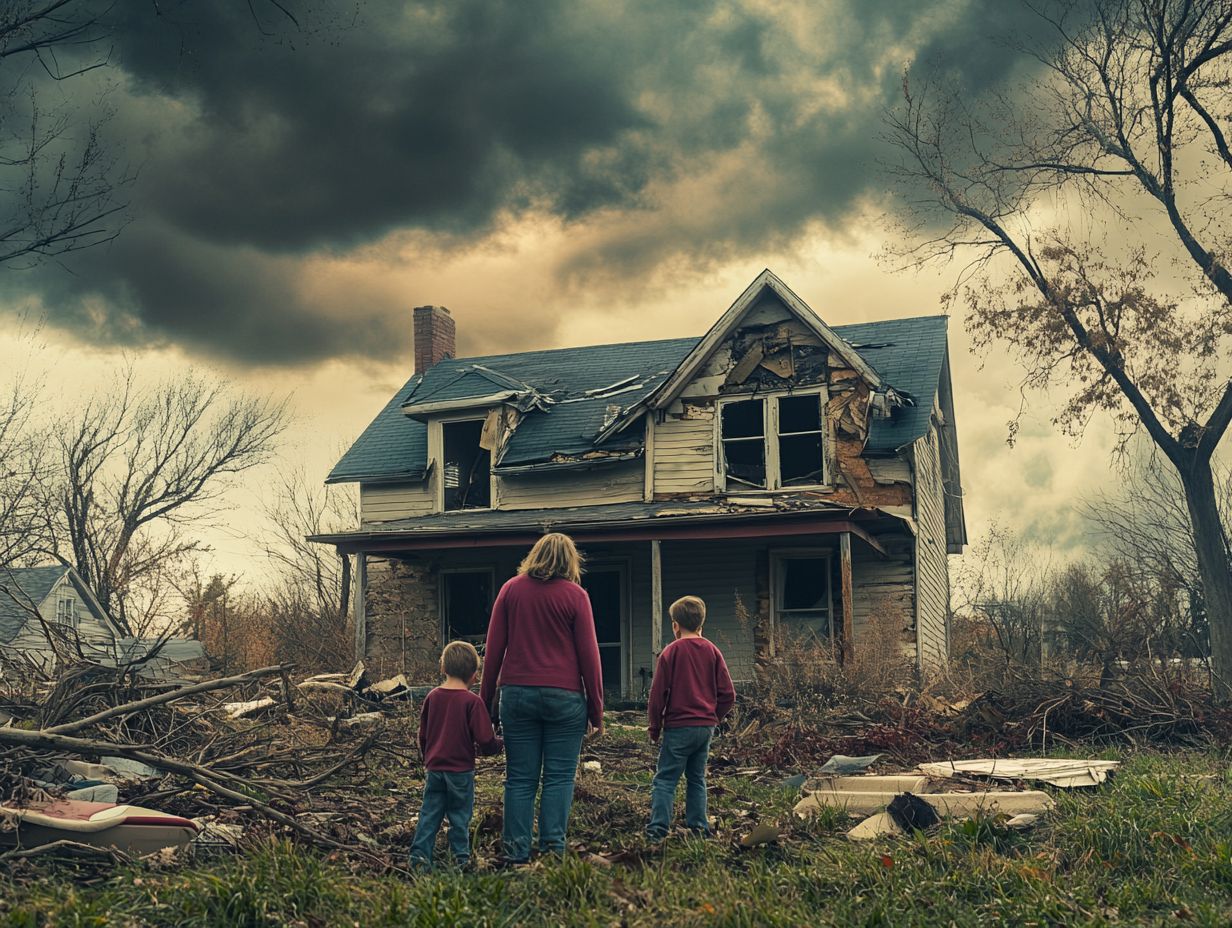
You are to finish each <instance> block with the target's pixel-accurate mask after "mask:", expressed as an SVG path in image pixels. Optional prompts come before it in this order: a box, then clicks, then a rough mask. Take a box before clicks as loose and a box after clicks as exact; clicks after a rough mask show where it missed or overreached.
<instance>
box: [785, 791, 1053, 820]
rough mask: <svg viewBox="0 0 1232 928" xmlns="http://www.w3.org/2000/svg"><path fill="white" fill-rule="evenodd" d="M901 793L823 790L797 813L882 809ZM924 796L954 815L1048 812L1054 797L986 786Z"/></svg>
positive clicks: (800, 805)
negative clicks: (974, 789)
mask: <svg viewBox="0 0 1232 928" xmlns="http://www.w3.org/2000/svg"><path fill="white" fill-rule="evenodd" d="M896 795H898V794H897V793H893V792H854V791H847V790H821V791H819V792H816V793H812V794H810V795H808V796H806V797H805V798H804V799H802V800H800V801H799V802H798V803H796V807H795V813H796V814H797V815H800V816H807V815H812V814H814V813H816V812H817V811H818V810H820V809H822V808H835V809H845V810H846V811H848V812H853V813H857V814H861V815H871V814H872V813H874V812H880V811H881V810H883V809H884V808H885V807H886V806H888V805H889V804H890V801H891V800H893V798H894V797H895V796H896ZM920 798H921V799H923V800H924V801H925V802H927V803H928V804H929V805H931V806H932V807H933V808H935V809H936V810H937V814H938V815H942V816H946V817H950V818H954V817H960V816H967V815H979V814H984V815H990V814H993V813H998V812H1001V813H1005V814H1006V815H1017V814H1019V813H1020V812H1047V811H1048V810H1050V809H1052V808H1053V805H1054V804H1053V801H1052V798H1051V797H1050V796H1049V795H1048V794H1047V793H1040V792H1034V791H1028V792H1021V793H1017V792H999V791H995V790H983V791H980V792H976V793H925V794H920Z"/></svg>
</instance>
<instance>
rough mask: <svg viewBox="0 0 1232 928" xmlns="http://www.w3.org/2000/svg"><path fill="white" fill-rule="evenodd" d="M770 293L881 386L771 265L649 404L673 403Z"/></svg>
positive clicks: (878, 377) (870, 369)
mask: <svg viewBox="0 0 1232 928" xmlns="http://www.w3.org/2000/svg"><path fill="white" fill-rule="evenodd" d="M767 292H769V293H773V294H774V296H775V297H777V298H778V300H779V301H780V302H781V303H782V304H783V305H784V306H785V307H786V308H787V310H788V311H789V312H790V313H791V314H792V315H794V316H795V317H796V318H797V319H799V320H800V321H801V322H802V323H804V324H805V325H806V326H807V327H808V328H810V329H811V330H812V331H813V332H814V333H815V334H816V335H817V337H818V338H820V339H821V340H822V341H823V342H825V343H826V344H827V345H828V346H829V348H830V350H831V351H833V352H834V353H835V354H837V355H838V356H839V357H841V358H842V359H843V360H844V361H845V362H846V363H847V365H848V366H849V367H851V368H853V369H854V370H856V371H858V372H859V373H860V376H861V377H863V378H864V379H865V380H866V381H867V382H868V384H869V386H871V387H873V388H876V387H879V386H881V375H880V374H878V373H877V371H876V370H874V369H873V367H872V365H870V364H869V363H868V362H867V361H866V360H865V359H864V358H862V357H861V356H860V354H859V352H857V351H855V350H854V349H853V348H852V347H851V345H849V344H848V343H847V342H846V341H844V340H843V338H842V337H841V336H840V335H839V334H838V332H836V331H835V330H834V329H832V328H830V327H829V326H828V325H826V324H825V323H824V322H822V321H821V317H820V316H818V315H817V313H815V312H813V310H812V308H811V307H810V306H809V305H808V304H807V303H805V302H804V300H802V299H800V297H798V296H797V295H796V294H795V293H794V292H793V291H792V289H791V288H790V287H788V286H787V284H785V283H783V281H782V280H780V279H779V277H778V275H776V274H775V273H774V272H773V271H771V270H769V269H768V268H767V269H766V270H764V271H762V272H761V273H760V274H758V275H757V277H756V279H755V280H754V281H753V282H752V283H751V284H749V285H748V287H746V288H745V290H744V292H743V293H742V294H740V296H739V297H737V298H736V301H735V302H734V303H732V305H731V306H730V307H728V309H727V312H725V313H723V315H722V316H721V317H719V320H718V321H717V322H716V323H715V324H714V325H712V326H711V327H710V331H709V332H707V333H706V334H705V335H704V336H703V337H702V339H701V341H699V342H698V343H697V345H696V346H695V347H694V349H693V350H692V351H691V352H689V354H688V356H687V357H685V359H684V360H683V361H682V362H681V363H680V366H679V367H678V368H676V371H675V373H674V374H672V376H671V377H669V378H668V379H667V381H666V382H665V383H664V384H663V386H662V387H660V388H659V389H658V390H657V391H655V395H654V396H653V397H652V398H651V400H650V405H651V406H652V407H654V408H656V409H658V408H662V407H663V406H666V405H668V404H669V403H671V402H672V401H673V400H674V399H676V397H677V396H678V395H679V394H680V391H681V390H683V389H684V388H685V386H686V385H687V384H688V383H689V381H691V380H692V379H693V378H694V377H695V376H696V375H697V372H698V371H699V370H700V369H701V367H702V365H704V364H705V363H706V360H707V359H708V358H709V357H710V355H711V354H712V353H713V352H714V350H715V349H716V348H718V347H719V345H721V344H722V343H723V342H724V340H726V339H727V338H728V337H729V336H730V335H731V334H732V333H734V332H735V330H736V328H737V327H738V326H739V325H740V322H741V320H742V319H743V318H744V317H745V315H746V314H747V313H748V312H749V310H751V309H752V308H753V307H754V306H755V305H757V303H758V302H759V300H760V299H761V297H762V296H763V295H764V294H766V293H767Z"/></svg>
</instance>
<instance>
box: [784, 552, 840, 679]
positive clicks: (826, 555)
mask: <svg viewBox="0 0 1232 928" xmlns="http://www.w3.org/2000/svg"><path fill="white" fill-rule="evenodd" d="M834 556H835V551H834V549H833V548H771V549H770V595H769V597H768V599H769V603H770V656H771V657H773V656H774V653H775V649H776V644H775V641H776V639H777V637H778V631H779V620H780V618H781V613H783V612H788V613H790V612H806V611H810V610H804V609H800V610H792V609H789V610H783V609H782V608H781V606H780V605H779V603H780V602H781V601H782V598H783V591H784V589H785V587H784V585H783V581H784V580H785V579H786V571H785V570H784V567H783V562H784V561H798V560H806V559H815V560H820V561H823V562H824V563H825V578H826V615H827V616H828V617H829V620H830V641H831V642H833V641H834V637H835V636H834Z"/></svg>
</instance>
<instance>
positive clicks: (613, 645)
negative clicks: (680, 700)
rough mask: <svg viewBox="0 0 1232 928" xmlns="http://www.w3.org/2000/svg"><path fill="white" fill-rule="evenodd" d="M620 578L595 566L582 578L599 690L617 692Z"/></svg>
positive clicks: (620, 678) (620, 645)
mask: <svg viewBox="0 0 1232 928" xmlns="http://www.w3.org/2000/svg"><path fill="white" fill-rule="evenodd" d="M623 579H624V575H623V574H622V573H621V572H620V571H619V570H618V569H613V568H610V567H609V568H605V567H596V568H594V569H592V570H589V571H587V572H586V574H585V575H584V576H583V577H582V586H583V587H584V588H585V589H586V592H587V593H588V594H589V595H590V607H591V610H592V611H593V613H594V616H595V637H596V638H597V639H598V641H599V663H600V666H601V667H602V669H603V688H604V689H605V690H607V691H609V692H612V693H619V692H620V690H621V686H622V685H623V681H624V676H625V674H624V661H623V658H624V636H623V635H622V634H621V624H622V623H621V600H622V599H623V596H622V592H621V591H622V588H623V586H624V583H623Z"/></svg>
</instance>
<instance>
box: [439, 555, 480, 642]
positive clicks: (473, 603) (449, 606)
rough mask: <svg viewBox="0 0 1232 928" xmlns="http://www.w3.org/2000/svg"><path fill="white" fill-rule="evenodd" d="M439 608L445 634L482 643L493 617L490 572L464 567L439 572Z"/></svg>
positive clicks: (449, 638) (452, 638) (453, 637)
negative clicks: (462, 568) (459, 569)
mask: <svg viewBox="0 0 1232 928" xmlns="http://www.w3.org/2000/svg"><path fill="white" fill-rule="evenodd" d="M441 611H442V613H443V617H444V620H445V637H446V638H447V639H448V640H450V641H454V640H457V639H462V640H463V641H469V642H471V643H472V644H474V645H482V644H483V642H484V639H485V638H486V637H487V634H488V620H489V619H490V618H491V617H492V571H490V570H488V569H486V568H485V569H483V570H465V571H450V572H448V573H442V574H441Z"/></svg>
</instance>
